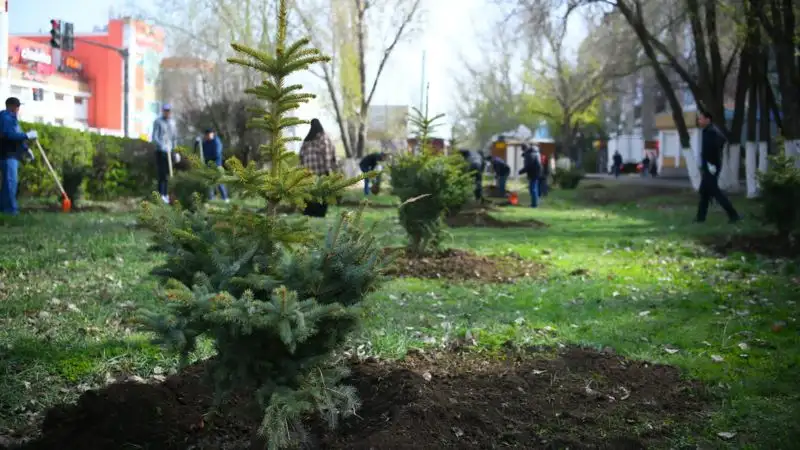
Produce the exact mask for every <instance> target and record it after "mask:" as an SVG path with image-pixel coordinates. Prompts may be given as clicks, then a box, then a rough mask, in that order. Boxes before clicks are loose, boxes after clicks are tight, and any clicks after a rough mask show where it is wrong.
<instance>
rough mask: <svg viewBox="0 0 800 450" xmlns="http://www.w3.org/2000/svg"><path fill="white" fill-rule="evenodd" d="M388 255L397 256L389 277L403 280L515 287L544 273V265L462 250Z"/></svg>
mask: <svg viewBox="0 0 800 450" xmlns="http://www.w3.org/2000/svg"><path fill="white" fill-rule="evenodd" d="M386 252H387V253H389V252H392V253H395V259H394V261H393V262H392V264H391V265H390V266H389V269H388V270H387V275H393V276H400V277H413V278H427V279H446V280H453V281H466V280H479V281H484V282H490V283H513V282H515V281H517V280H518V279H520V278H523V277H530V276H532V275H534V274H536V273H537V272H539V271H540V270H541V266H540V265H538V264H536V263H534V262H533V261H530V260H526V259H523V258H521V257H515V256H501V257H489V256H482V255H476V254H474V253H471V252H468V251H465V250H458V249H446V250H443V251H440V252H439V253H435V254H432V255H428V256H425V257H421V258H415V257H413V256H410V255H408V254H406V253H405V252H403V251H402V250H399V249H386Z"/></svg>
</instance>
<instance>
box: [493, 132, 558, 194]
mask: <svg viewBox="0 0 800 450" xmlns="http://www.w3.org/2000/svg"><path fill="white" fill-rule="evenodd" d="M486 159H487V160H488V161H490V162H491V164H492V171H493V172H494V176H495V180H496V181H497V190H498V191H499V192H500V193H501V195H505V194H506V192H507V191H506V183H507V182H508V177H509V176H510V175H511V167H510V166H509V165H508V163H506V161H505V160H504V159H503V158H500V157H498V156H488V157H487V158H486ZM523 174H524V175H525V176H526V178H527V180H528V194H530V197H531V207H532V208H537V207H538V206H539V201H540V199H541V198H542V197H544V196H546V195H547V193H548V190H549V186H548V179H549V177H550V158H549V157H548V156H547V155H546V154H544V153H541V152H540V151H539V147H537V146H535V145H527V144H524V145H523V146H522V169H520V170H519V175H523Z"/></svg>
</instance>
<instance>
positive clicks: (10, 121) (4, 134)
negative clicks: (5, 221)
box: [0, 97, 38, 215]
mask: <svg viewBox="0 0 800 450" xmlns="http://www.w3.org/2000/svg"><path fill="white" fill-rule="evenodd" d="M21 105H22V103H20V101H19V99H18V98H16V97H9V98H8V99H6V109H5V110H3V111H0V172H2V183H0V213H2V214H10V215H17V214H19V207H18V206H17V186H18V185H19V179H18V177H17V174H18V172H19V163H20V160H22V159H24V158H28V159H30V160H33V152H31V151H30V149H29V148H28V143H27V141H29V140H34V139H36V138H37V137H38V136H37V135H36V131H35V130H32V131H29V132H27V133H24V132H23V131H22V128H21V127H20V126H19V121H17V113H18V112H19V108H20V106H21Z"/></svg>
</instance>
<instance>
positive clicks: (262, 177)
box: [142, 0, 381, 448]
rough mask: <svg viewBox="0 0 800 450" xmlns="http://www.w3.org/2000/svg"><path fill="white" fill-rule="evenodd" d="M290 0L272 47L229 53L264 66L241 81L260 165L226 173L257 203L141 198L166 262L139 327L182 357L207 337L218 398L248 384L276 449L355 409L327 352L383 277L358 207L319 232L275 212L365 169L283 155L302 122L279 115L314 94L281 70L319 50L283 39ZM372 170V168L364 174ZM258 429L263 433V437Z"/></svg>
mask: <svg viewBox="0 0 800 450" xmlns="http://www.w3.org/2000/svg"><path fill="white" fill-rule="evenodd" d="M287 3H288V0H279V2H278V5H279V6H278V8H277V9H278V21H277V23H278V26H277V37H276V39H275V41H274V43H275V48H276V51H275V55H271V54H267V53H264V52H261V51H258V50H253V49H249V48H247V47H244V46H240V45H237V44H233V48H234V50H235V51H236V52H237V53H238V54H239V55H240V57H239V58H236V59H232V60H230V62H232V63H234V64H237V65H241V66H245V67H250V68H253V69H256V70H258V71H259V72H260V73H259V74H258V75H259V76H257V77H256V78H257V79H259V80H262V81H261V84H259V85H258V86H257V87H254V88H251V89H248V90H247V92H248V93H250V94H252V95H253V96H254V97H256V98H257V99H258V100H260V101H262V102H263V103H264V104H265V105H266V110H260V111H258V113H257V115H258V117H256V118H254V119H253V120H252V121H251V126H254V127H258V128H260V129H261V130H264V131H266V132H267V133H268V135H269V136H270V140H269V142H268V143H267V144H265V145H263V146H262V147H261V152H262V154H263V155H265V157H266V158H268V160H269V161H270V166H269V167H268V168H264V169H260V168H258V167H257V166H256V164H255V163H252V162H251V163H249V164H248V165H247V166H244V165H242V163H241V162H240V161H239V160H237V159H235V158H231V159H230V160H228V161H227V163H226V167H227V168H228V169H229V170H230V171H231V175H229V176H226V177H224V179H223V181H225V182H226V183H227V184H231V185H233V186H235V187H238V191H239V193H240V195H243V196H246V197H247V196H250V197H259V198H260V199H261V200H262V201H264V202H265V203H266V205H267V207H266V208H265V210H264V212H263V213H259V212H256V211H252V210H250V209H243V208H238V207H233V208H231V209H229V210H228V209H226V210H224V211H220V210H207V209H205V208H199V209H197V210H196V211H189V210H186V209H183V208H182V207H180V206H178V207H176V208H170V207H169V206H166V205H164V204H163V203H160V202H159V200H158V198H157V197H156V198H155V201H154V202H153V203H150V202H148V203H145V205H144V208H143V212H142V223H143V224H144V225H145V226H146V227H148V228H149V229H151V230H152V231H154V234H153V238H152V239H153V241H154V243H155V245H154V249H155V250H159V251H161V252H165V253H166V255H167V259H166V262H165V263H164V264H163V265H162V266H161V267H159V268H157V269H156V270H155V272H154V273H155V274H156V275H159V276H161V277H163V278H164V279H165V280H166V287H167V288H168V290H167V298H168V306H169V309H168V312H167V313H166V314H157V313H150V312H143V321H144V324H145V326H146V327H147V328H149V329H151V330H154V331H155V332H156V334H157V335H158V336H159V339H160V340H161V341H162V342H163V343H165V344H167V345H169V346H171V347H172V348H174V349H176V350H178V351H179V352H180V354H181V356H182V357H183V358H182V359H183V360H184V361H185V360H186V357H188V355H189V354H190V353H191V352H192V351H193V350H194V349H195V346H196V345H197V341H198V338H199V337H200V336H206V337H208V338H210V339H211V340H212V342H213V344H214V347H215V348H216V352H217V356H216V357H215V358H214V359H213V360H212V361H210V362H209V371H210V375H211V378H212V379H213V380H214V385H215V392H216V394H217V395H216V396H215V405H219V402H221V401H222V400H223V399H224V398H225V394H227V393H229V392H230V391H232V390H236V389H249V390H252V391H253V396H254V397H255V399H257V401H258V402H259V403H260V405H261V406H262V408H263V409H264V419H263V421H262V424H261V427H260V429H259V430H258V434H257V439H254V441H255V442H256V443H258V445H259V446H260V445H262V444H266V445H268V446H269V448H284V447H287V446H289V445H296V444H298V441H299V440H302V438H303V436H304V433H303V430H304V428H303V426H302V420H303V419H304V418H305V417H306V416H307V415H308V414H311V413H319V414H320V415H321V416H322V417H323V418H324V419H326V421H327V422H328V424H329V425H330V426H335V425H336V422H337V419H338V418H339V417H340V416H347V415H350V414H353V413H354V411H355V408H356V406H357V404H358V402H357V398H356V396H355V391H354V389H353V388H350V387H346V386H342V385H341V384H340V382H341V380H342V379H343V378H344V377H345V376H346V375H347V370H346V369H345V368H344V367H342V366H340V365H338V364H336V363H335V362H334V360H333V359H332V357H333V355H334V352H335V351H337V350H340V348H341V346H342V344H343V343H344V342H345V340H346V339H347V338H348V337H349V336H350V335H351V333H352V332H353V331H354V330H355V329H356V328H357V327H358V325H359V322H360V317H361V315H362V313H361V311H360V310H359V308H358V306H359V304H360V302H361V301H362V300H363V298H364V296H365V295H366V294H367V293H368V292H370V291H371V290H373V289H374V288H375V287H376V284H377V282H378V281H379V279H380V268H381V259H380V254H381V251H380V249H379V248H378V247H377V245H376V243H375V241H374V240H373V239H372V238H371V237H370V234H369V233H365V232H364V231H362V230H361V228H360V213H358V214H343V215H342V216H341V217H340V219H339V220H338V221H337V222H336V223H335V225H333V226H332V227H331V228H330V229H329V230H328V232H327V234H326V236H325V238H324V239H319V238H318V237H317V236H316V235H315V234H314V233H312V231H311V229H310V228H309V226H308V220H307V218H305V217H291V216H285V215H282V214H279V213H278V210H279V208H280V207H281V206H282V205H296V206H299V207H303V206H304V205H305V203H306V202H308V201H319V200H330V199H333V198H335V197H336V196H338V195H341V194H342V193H343V192H344V190H345V189H346V188H347V187H348V186H351V185H353V184H355V183H357V182H359V181H361V180H362V179H363V177H356V178H353V179H345V178H344V176H343V175H341V174H338V173H335V174H331V175H328V176H323V177H317V176H316V175H314V174H313V173H311V172H310V171H308V170H306V169H304V168H302V167H298V166H293V165H290V164H288V160H289V159H290V158H291V157H292V156H293V155H292V153H291V152H290V151H289V150H287V149H286V145H285V144H286V142H287V141H290V140H292V139H294V138H288V137H284V135H283V131H284V130H285V129H286V128H290V127H293V126H297V125H300V124H303V123H305V121H302V120H300V119H297V118H294V117H290V116H288V115H287V113H288V112H291V110H293V109H297V108H298V107H299V106H300V104H302V103H305V102H307V101H308V100H309V99H311V98H313V97H314V96H313V95H311V94H305V93H302V92H301V91H300V89H301V88H302V86H300V85H292V84H288V82H287V77H289V76H290V75H292V74H293V73H294V72H297V71H299V70H303V69H306V68H307V67H308V66H309V65H311V64H314V63H317V62H321V61H326V60H328V58H326V57H324V56H322V55H321V54H320V52H319V51H318V50H316V49H310V48H307V44H308V42H309V40H308V39H301V40H299V41H297V42H295V43H292V44H287V43H286V34H287V30H286V27H287V20H286V14H287V8H288V5H287ZM369 175H371V176H374V174H369ZM264 440H266V442H263V441H264Z"/></svg>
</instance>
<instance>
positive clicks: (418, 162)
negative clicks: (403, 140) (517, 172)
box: [390, 151, 475, 255]
mask: <svg viewBox="0 0 800 450" xmlns="http://www.w3.org/2000/svg"><path fill="white" fill-rule="evenodd" d="M466 165H467V163H466V162H465V161H464V158H463V157H461V155H450V156H444V155H433V154H431V153H429V152H425V151H423V152H422V153H421V154H419V155H412V154H405V155H403V156H400V157H399V158H397V159H396V161H395V162H394V164H392V166H391V167H390V174H391V185H392V193H393V194H394V195H396V196H398V197H400V201H401V202H403V203H405V202H409V203H405V204H404V205H402V206H401V207H400V211H399V214H400V224H401V225H402V226H403V228H404V229H405V230H406V233H407V234H408V240H409V250H410V251H411V252H412V253H413V254H417V255H420V254H424V253H425V252H427V251H428V250H430V249H435V248H436V247H438V245H439V240H440V235H441V230H442V227H443V222H442V219H443V217H444V215H445V214H448V213H450V214H455V213H456V212H458V210H459V209H461V208H462V207H463V206H464V205H465V204H466V203H467V202H468V201H469V200H470V198H472V195H473V190H474V189H475V183H474V181H473V178H474V176H473V174H472V173H471V172H469V171H468V170H466V167H465V166H466ZM414 199H416V200H414ZM412 200H413V201H412Z"/></svg>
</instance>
